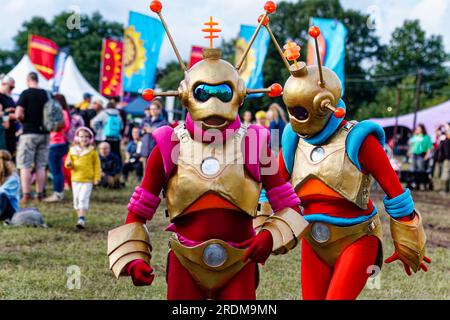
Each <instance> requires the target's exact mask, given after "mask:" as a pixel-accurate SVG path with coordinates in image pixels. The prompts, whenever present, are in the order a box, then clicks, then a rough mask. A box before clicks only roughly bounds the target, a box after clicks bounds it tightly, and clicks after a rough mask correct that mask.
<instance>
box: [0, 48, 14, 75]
mask: <svg viewBox="0 0 450 320" xmlns="http://www.w3.org/2000/svg"><path fill="white" fill-rule="evenodd" d="M14 62H15V58H14V52H13V51H8V50H0V74H2V73H8V72H9V71H11V69H12V68H13V67H14Z"/></svg>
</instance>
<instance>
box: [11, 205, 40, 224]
mask: <svg viewBox="0 0 450 320" xmlns="http://www.w3.org/2000/svg"><path fill="white" fill-rule="evenodd" d="M9 224H10V225H11V226H17V227H42V228H48V226H47V224H45V221H44V217H43V216H42V214H41V213H40V212H39V209H38V208H26V209H21V210H19V211H17V212H16V213H14V215H13V216H12V218H11V221H10V222H9Z"/></svg>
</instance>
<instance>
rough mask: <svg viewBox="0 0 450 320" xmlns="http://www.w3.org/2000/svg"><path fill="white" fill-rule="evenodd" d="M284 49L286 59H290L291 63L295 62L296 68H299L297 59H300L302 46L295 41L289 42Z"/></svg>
mask: <svg viewBox="0 0 450 320" xmlns="http://www.w3.org/2000/svg"><path fill="white" fill-rule="evenodd" d="M283 49H284V56H285V57H286V59H288V60H289V61H293V62H294V64H295V66H296V67H297V66H298V63H297V59H298V58H300V50H301V48H300V46H299V45H297V44H296V43H295V42H293V41H289V42H288V43H286V44H285V45H284V47H283Z"/></svg>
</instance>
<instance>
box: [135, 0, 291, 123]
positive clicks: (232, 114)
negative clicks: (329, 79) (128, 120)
mask: <svg viewBox="0 0 450 320" xmlns="http://www.w3.org/2000/svg"><path fill="white" fill-rule="evenodd" d="M150 9H151V10H152V11H153V12H155V13H156V14H158V16H159V18H160V20H161V22H162V24H163V26H164V29H165V30H166V33H167V36H168V38H169V40H170V43H171V44H172V47H173V50H174V51H175V54H176V56H177V59H178V62H179V64H180V66H181V68H182V70H183V72H184V80H183V81H182V82H181V83H180V86H179V88H178V90H177V91H169V92H160V93H156V92H154V91H153V90H152V89H146V90H144V91H143V93H142V97H143V98H144V99H145V100H147V101H152V100H153V99H154V98H155V97H167V96H175V97H178V98H179V99H180V101H181V103H182V105H183V106H184V107H186V108H187V109H188V111H189V114H190V116H191V118H192V120H193V121H196V122H201V123H202V127H203V129H205V130H207V129H222V128H225V127H227V126H228V124H229V123H230V122H232V121H234V120H235V119H236V117H237V116H238V111H239V108H240V107H241V106H242V104H243V103H244V100H245V98H246V96H247V95H248V94H253V93H266V94H268V95H269V97H278V96H280V95H281V93H282V91H283V88H282V87H281V85H279V84H274V85H272V86H270V87H269V88H265V89H247V88H246V85H245V82H244V80H243V79H242V78H241V77H240V71H241V68H242V65H243V64H244V62H245V59H246V57H247V55H248V53H249V51H250V49H251V47H252V45H253V43H254V41H255V39H256V37H257V35H258V33H259V31H260V30H261V27H262V25H263V22H264V21H265V20H266V19H267V17H268V16H269V14H272V13H274V12H275V11H276V5H275V3H273V2H272V1H269V2H267V3H266V4H265V6H264V9H265V13H264V15H262V16H261V17H260V19H259V20H258V21H259V25H258V27H257V29H256V31H255V33H254V34H253V37H252V39H251V40H250V43H249V44H248V47H247V49H246V50H245V52H244V54H243V55H242V58H241V59H240V61H239V62H238V64H237V65H236V67H234V66H233V65H231V64H230V63H229V62H227V61H225V60H222V59H221V50H220V49H217V48H213V40H214V39H216V38H218V37H219V36H218V35H216V33H218V32H220V31H221V30H220V29H219V28H218V23H217V22H214V20H213V18H212V17H211V18H210V21H208V22H206V23H205V25H206V26H207V28H205V29H203V30H202V31H203V32H206V33H207V34H208V35H207V36H205V38H206V39H209V44H210V46H209V48H206V49H204V50H203V60H202V61H200V62H198V63H196V64H195V65H194V66H192V67H191V68H190V69H189V70H188V69H187V68H186V66H185V64H184V62H183V60H182V59H181V56H180V53H179V51H178V49H177V47H176V45H175V42H174V40H173V38H172V36H171V34H170V32H169V30H168V27H167V24H166V23H165V21H164V18H163V17H162V14H161V11H162V4H161V2H160V1H153V2H152V3H151V4H150Z"/></svg>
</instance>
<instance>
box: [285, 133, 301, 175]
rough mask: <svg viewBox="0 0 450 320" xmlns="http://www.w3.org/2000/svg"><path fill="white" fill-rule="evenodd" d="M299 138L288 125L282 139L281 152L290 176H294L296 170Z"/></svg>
mask: <svg viewBox="0 0 450 320" xmlns="http://www.w3.org/2000/svg"><path fill="white" fill-rule="evenodd" d="M299 140H300V138H299V136H298V135H297V134H296V133H295V132H294V130H293V129H292V126H291V124H288V125H287V126H286V127H285V128H284V130H283V135H282V137H281V145H282V146H283V148H282V150H281V152H282V154H283V160H284V164H285V165H286V170H287V172H289V174H292V170H293V169H294V159H295V151H296V150H297V145H298V141H299Z"/></svg>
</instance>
